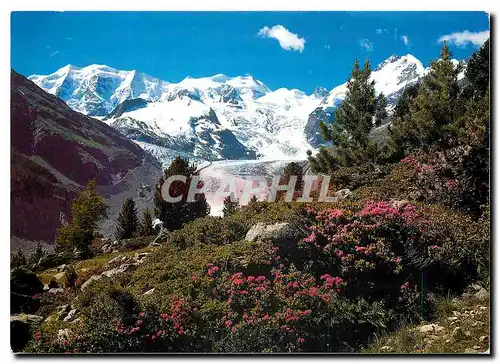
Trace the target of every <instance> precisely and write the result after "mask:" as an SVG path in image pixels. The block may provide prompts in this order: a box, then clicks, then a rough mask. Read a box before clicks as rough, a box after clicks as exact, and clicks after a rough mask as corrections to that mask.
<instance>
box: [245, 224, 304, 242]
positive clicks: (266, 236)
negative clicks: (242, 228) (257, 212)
mask: <svg viewBox="0 0 500 364" xmlns="http://www.w3.org/2000/svg"><path fill="white" fill-rule="evenodd" d="M305 236H306V233H305V231H304V230H302V229H300V228H298V227H296V226H293V225H292V224H290V223H288V222H279V223H276V224H271V225H268V224H265V223H262V222H259V223H257V224H255V225H254V226H252V227H251V228H250V230H248V232H247V234H246V236H245V240H247V241H272V242H274V243H276V244H280V243H282V244H283V243H284V244H287V243H293V242H295V243H297V242H298V241H300V240H301V239H302V238H304V237H305Z"/></svg>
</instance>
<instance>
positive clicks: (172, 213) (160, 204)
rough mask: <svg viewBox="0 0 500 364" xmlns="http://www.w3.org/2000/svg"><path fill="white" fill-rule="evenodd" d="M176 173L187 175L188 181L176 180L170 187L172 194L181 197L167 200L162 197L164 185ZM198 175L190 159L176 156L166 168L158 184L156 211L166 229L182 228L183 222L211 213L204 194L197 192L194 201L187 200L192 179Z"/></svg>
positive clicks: (201, 185)
mask: <svg viewBox="0 0 500 364" xmlns="http://www.w3.org/2000/svg"><path fill="white" fill-rule="evenodd" d="M175 175H181V176H185V177H186V183H184V182H182V181H174V182H173V183H172V184H171V185H170V188H169V193H170V196H172V197H177V196H181V199H180V201H179V202H167V201H165V199H164V198H163V197H162V186H163V184H164V182H165V181H166V180H167V179H168V177H170V176H175ZM196 175H197V172H196V167H195V166H194V165H192V164H190V163H189V160H188V159H183V158H181V157H176V158H175V159H174V160H173V161H172V163H171V164H170V166H169V167H168V168H167V169H165V171H164V174H163V176H162V177H161V178H160V180H159V183H158V184H157V185H156V191H155V197H154V205H155V206H154V212H155V216H156V217H157V218H158V219H160V220H161V221H162V222H163V226H164V227H165V228H166V229H168V230H170V231H172V230H177V229H180V228H181V227H182V225H183V224H185V223H187V222H189V221H192V220H194V219H196V218H199V217H203V216H206V215H208V214H209V212H210V206H209V205H208V203H207V200H206V198H205V195H204V194H196V195H195V197H194V201H193V202H187V197H188V192H189V186H190V185H191V179H192V178H193V177H194V176H196ZM201 187H203V182H201V181H200V182H199V183H198V188H201Z"/></svg>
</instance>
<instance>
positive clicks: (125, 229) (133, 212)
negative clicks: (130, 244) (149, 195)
mask: <svg viewBox="0 0 500 364" xmlns="http://www.w3.org/2000/svg"><path fill="white" fill-rule="evenodd" d="M138 228H139V218H138V217H137V208H136V207H135V202H134V200H133V199H131V198H127V199H126V200H125V202H124V203H123V205H122V210H121V211H120V214H119V215H118V220H117V226H116V233H115V237H116V238H117V239H119V240H120V239H130V238H132V237H134V236H135V235H136V233H137V230H138Z"/></svg>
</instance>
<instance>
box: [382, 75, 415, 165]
mask: <svg viewBox="0 0 500 364" xmlns="http://www.w3.org/2000/svg"><path fill="white" fill-rule="evenodd" d="M419 87H420V84H419V83H415V84H413V85H410V86H407V87H406V88H405V89H404V90H403V93H402V94H401V96H400V97H399V99H398V101H397V103H396V106H395V108H394V112H393V113H392V116H391V125H389V127H388V131H389V138H388V145H389V154H390V156H388V157H389V159H390V160H392V161H400V160H401V159H402V158H403V156H404V155H405V154H407V153H408V152H409V151H411V149H412V148H413V146H414V145H417V144H418V143H419V135H418V132H417V127H416V126H415V125H414V123H413V120H412V117H411V110H410V108H411V107H412V105H413V103H414V102H415V99H416V98H417V95H418V90H419Z"/></svg>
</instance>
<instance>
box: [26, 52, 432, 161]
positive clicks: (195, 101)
mask: <svg viewBox="0 0 500 364" xmlns="http://www.w3.org/2000/svg"><path fill="white" fill-rule="evenodd" d="M427 70H428V68H426V67H424V65H423V64H422V62H421V61H420V60H418V59H417V58H416V57H415V56H413V55H412V54H406V55H403V56H398V55H392V56H390V57H389V58H387V59H386V60H384V61H383V62H381V63H380V64H379V65H377V66H376V67H375V68H374V69H373V71H372V79H373V80H374V81H375V87H376V89H377V91H378V92H383V93H384V94H385V95H386V97H387V99H388V109H389V111H390V110H391V109H392V108H393V107H394V103H395V100H396V99H397V97H398V96H399V95H400V93H401V92H402V90H403V89H404V88H405V87H406V86H408V85H410V84H413V83H415V82H417V81H418V80H419V79H420V78H421V77H422V76H423V75H424V74H425V73H426V72H427ZM63 76H64V80H62V81H61V78H62V77H63ZM29 79H31V80H33V81H34V82H35V83H37V84H38V85H39V86H40V87H42V88H43V89H45V90H47V91H48V92H49V93H53V94H57V95H58V96H59V97H61V98H62V99H63V100H64V101H65V102H66V103H67V104H68V106H70V107H71V108H73V109H75V110H77V111H80V112H82V113H84V114H87V115H91V116H92V115H93V116H96V117H99V118H100V119H102V120H103V121H104V122H106V123H108V124H109V125H111V126H113V127H115V128H117V129H118V130H120V131H121V132H122V133H124V135H126V136H127V137H129V138H131V139H132V140H134V141H136V142H146V143H149V144H151V145H153V146H154V145H157V146H158V147H162V148H167V149H169V150H173V151H175V150H177V149H178V148H179V147H180V145H183V147H181V148H182V149H179V150H178V151H179V152H183V153H186V155H189V156H191V157H192V158H193V159H202V160H219V159H233V158H236V159H253V158H257V159H263V160H269V159H290V160H291V159H296V158H297V157H302V158H304V156H305V155H306V151H307V150H309V149H312V150H314V149H316V148H318V147H319V145H320V144H321V138H320V136H319V128H318V121H319V120H320V119H321V120H325V119H326V120H331V119H332V118H333V110H334V109H335V107H336V106H338V104H339V103H340V102H341V101H342V100H343V98H344V97H345V91H346V85H347V82H346V83H344V84H341V85H337V86H335V87H333V88H332V89H330V90H328V89H326V88H324V87H320V86H318V87H317V88H316V89H315V90H314V91H313V92H312V93H311V94H309V95H308V94H306V93H305V92H303V91H301V90H298V89H288V88H284V87H282V88H278V89H276V90H271V89H269V88H268V87H267V86H266V85H265V84H264V83H263V82H262V81H260V80H258V79H256V78H254V77H253V76H252V75H244V76H235V77H231V76H227V75H225V74H222V73H219V74H215V75H213V76H208V77H199V78H193V77H190V76H187V77H185V78H184V79H183V80H182V81H180V82H178V83H171V82H168V81H164V80H160V79H158V78H155V77H152V76H149V75H147V74H144V73H141V72H139V71H137V70H132V71H121V70H117V69H115V68H112V67H109V66H105V65H89V66H86V67H82V68H78V67H75V66H71V65H68V66H65V67H63V68H61V69H59V70H57V71H56V72H55V73H53V74H50V75H46V76H43V75H32V76H30V77H29ZM64 82H66V84H64ZM134 99H142V100H144V101H136V102H137V103H138V104H140V105H135V106H137V107H130V105H125V104H127V103H129V104H130V103H133V102H131V101H130V100H134ZM124 103H125V104H124ZM118 109H119V110H120V112H115V113H113V112H114V111H116V110H118ZM221 135H224V137H223V138H221ZM233 147H234V148H236V149H237V152H234V151H232V148H233ZM162 153H163V152H162ZM162 153H160V154H162ZM157 154H158V153H157ZM162 155H163V154H162ZM162 162H163V163H167V162H168V160H162Z"/></svg>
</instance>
